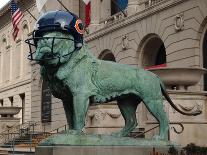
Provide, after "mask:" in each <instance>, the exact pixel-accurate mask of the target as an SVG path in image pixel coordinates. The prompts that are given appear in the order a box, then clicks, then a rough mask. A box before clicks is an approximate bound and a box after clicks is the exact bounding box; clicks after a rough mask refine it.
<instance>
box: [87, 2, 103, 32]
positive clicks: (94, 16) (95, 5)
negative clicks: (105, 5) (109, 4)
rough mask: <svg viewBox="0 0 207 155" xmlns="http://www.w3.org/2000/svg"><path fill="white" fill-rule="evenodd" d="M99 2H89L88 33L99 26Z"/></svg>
mask: <svg viewBox="0 0 207 155" xmlns="http://www.w3.org/2000/svg"><path fill="white" fill-rule="evenodd" d="M100 5H101V3H100V0H91V24H90V26H89V31H90V32H94V31H96V30H97V29H98V26H99V25H100V11H101V6H100Z"/></svg>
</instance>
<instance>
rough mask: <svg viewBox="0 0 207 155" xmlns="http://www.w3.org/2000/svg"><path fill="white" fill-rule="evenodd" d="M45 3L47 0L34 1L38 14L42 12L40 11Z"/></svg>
mask: <svg viewBox="0 0 207 155" xmlns="http://www.w3.org/2000/svg"><path fill="white" fill-rule="evenodd" d="M46 2H47V0H36V5H37V9H38V11H39V12H42V9H43V7H44V5H45V3H46Z"/></svg>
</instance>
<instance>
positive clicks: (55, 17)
mask: <svg viewBox="0 0 207 155" xmlns="http://www.w3.org/2000/svg"><path fill="white" fill-rule="evenodd" d="M83 33H84V26H83V24H82V22H81V20H80V19H78V18H77V16H76V15H74V14H72V13H70V12H66V11H51V12H48V13H46V14H45V15H43V16H42V17H40V19H38V21H37V23H36V25H35V30H34V31H33V34H32V37H31V38H29V39H27V40H25V42H26V43H27V44H28V45H29V49H30V52H29V56H28V59H29V60H35V61H38V62H39V63H40V62H43V61H50V60H52V59H59V61H61V59H66V58H67V57H69V56H70V55H71V54H73V53H74V52H75V51H77V50H80V49H81V48H82V46H83ZM47 34H50V35H47ZM51 34H52V35H51ZM61 34H63V35H61ZM44 42H45V44H44ZM57 42H70V43H71V42H73V47H68V48H69V49H68V52H65V51H64V53H61V52H58V53H57V51H55V50H54V49H55V48H56V46H57ZM40 46H47V47H48V49H47V52H45V53H46V54H45V55H44V56H42V57H38V54H39V52H40V51H38V50H40V49H39V48H40ZM65 46H67V45H65ZM49 48H50V50H49ZM71 48H73V50H72V51H71ZM45 49H46V47H45ZM64 50H65V49H64ZM37 51H38V52H37ZM49 51H50V52H49ZM36 52H37V53H38V54H36ZM60 53H61V54H60ZM54 61H55V60H54Z"/></svg>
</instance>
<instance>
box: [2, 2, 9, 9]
mask: <svg viewBox="0 0 207 155" xmlns="http://www.w3.org/2000/svg"><path fill="white" fill-rule="evenodd" d="M7 2H9V0H0V8H2V7H3V6H4V5H5V4H6V3H7Z"/></svg>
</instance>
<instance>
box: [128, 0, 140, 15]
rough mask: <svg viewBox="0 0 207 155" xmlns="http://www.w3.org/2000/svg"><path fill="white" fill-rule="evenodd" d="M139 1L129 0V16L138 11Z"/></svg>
mask: <svg viewBox="0 0 207 155" xmlns="http://www.w3.org/2000/svg"><path fill="white" fill-rule="evenodd" d="M139 3H140V0H128V8H127V13H128V16H130V15H133V14H135V13H136V12H137V11H138V6H139V5H138V4H139Z"/></svg>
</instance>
